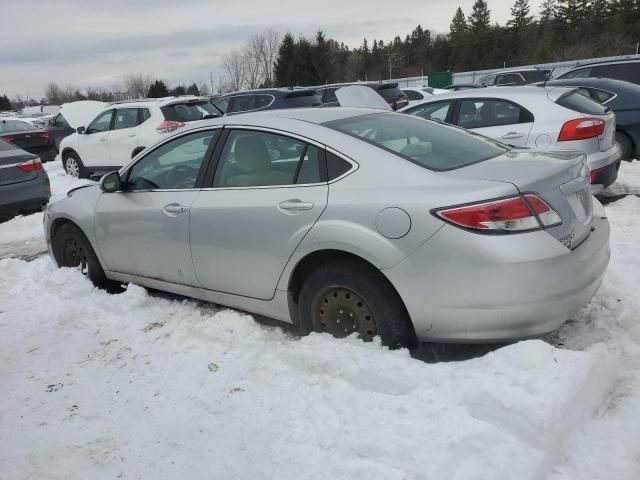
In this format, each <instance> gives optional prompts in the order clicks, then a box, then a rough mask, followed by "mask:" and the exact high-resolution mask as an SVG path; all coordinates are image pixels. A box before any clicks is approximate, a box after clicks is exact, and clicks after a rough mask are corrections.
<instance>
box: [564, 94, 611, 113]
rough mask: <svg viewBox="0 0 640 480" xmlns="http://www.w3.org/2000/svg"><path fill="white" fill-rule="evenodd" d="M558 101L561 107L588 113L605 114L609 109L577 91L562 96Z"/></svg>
mask: <svg viewBox="0 0 640 480" xmlns="http://www.w3.org/2000/svg"><path fill="white" fill-rule="evenodd" d="M556 103H557V104H558V105H560V106H561V107H564V108H568V109H569V110H573V111H574V112H580V113H585V114H587V115H605V114H606V113H607V110H608V109H607V107H604V106H602V105H600V104H599V103H598V102H594V101H593V100H591V99H590V98H587V97H585V96H584V95H581V94H580V93H578V92H577V91H575V92H570V93H568V94H566V95H563V96H561V97H560V98H559V99H558V100H556Z"/></svg>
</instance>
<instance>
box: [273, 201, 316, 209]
mask: <svg viewBox="0 0 640 480" xmlns="http://www.w3.org/2000/svg"><path fill="white" fill-rule="evenodd" d="M278 206H279V207H280V208H281V209H282V210H290V211H291V210H292V211H296V210H311V209H312V208H313V203H311V202H303V201H302V200H298V199H292V200H285V201H284V202H280V203H279V204H278Z"/></svg>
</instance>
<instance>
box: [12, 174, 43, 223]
mask: <svg viewBox="0 0 640 480" xmlns="http://www.w3.org/2000/svg"><path fill="white" fill-rule="evenodd" d="M49 198H51V190H50V188H49V177H48V176H47V174H46V172H44V171H43V172H41V173H39V174H38V177H36V178H34V179H32V180H28V181H26V182H20V183H13V184H11V185H2V186H0V217H5V218H6V217H13V216H15V215H20V214H23V213H31V212H35V211H38V210H41V209H42V205H43V204H46V203H47V202H48V201H49Z"/></svg>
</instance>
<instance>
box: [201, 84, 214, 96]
mask: <svg viewBox="0 0 640 480" xmlns="http://www.w3.org/2000/svg"><path fill="white" fill-rule="evenodd" d="M198 90H199V91H200V95H210V94H211V92H210V91H209V90H210V88H209V85H207V84H206V83H204V82H203V83H201V84H200V85H198Z"/></svg>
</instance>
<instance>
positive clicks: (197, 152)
mask: <svg viewBox="0 0 640 480" xmlns="http://www.w3.org/2000/svg"><path fill="white" fill-rule="evenodd" d="M217 135H218V130H207V131H199V132H195V133H190V134H188V135H183V136H181V137H178V138H176V139H173V140H171V141H169V142H167V143H164V144H162V145H161V146H159V147H157V148H155V149H153V150H151V151H150V152H149V153H148V154H147V155H145V156H144V157H143V158H141V159H140V160H139V161H138V162H136V164H135V165H133V166H132V167H131V168H130V169H129V171H128V172H127V173H126V174H124V175H123V177H125V179H126V183H127V185H126V188H124V189H123V191H120V192H114V193H103V194H102V195H101V196H100V198H99V200H98V203H97V206H96V214H95V233H96V238H97V246H98V250H99V253H100V256H101V259H102V261H103V263H104V268H105V269H106V270H109V271H113V272H119V273H128V274H131V275H138V276H143V277H148V278H154V279H158V280H163V281H165V282H171V283H178V284H182V285H197V281H196V277H195V272H194V269H193V262H192V259H191V252H190V247H189V221H190V209H191V206H192V204H193V202H194V200H195V198H196V196H197V194H198V187H199V185H198V183H199V182H200V181H201V179H202V177H203V171H204V168H205V166H206V161H207V159H208V157H209V156H210V154H211V151H212V149H213V144H214V143H215V141H214V140H215V138H216V137H217Z"/></svg>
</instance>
